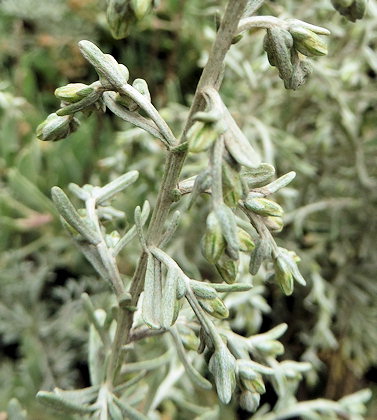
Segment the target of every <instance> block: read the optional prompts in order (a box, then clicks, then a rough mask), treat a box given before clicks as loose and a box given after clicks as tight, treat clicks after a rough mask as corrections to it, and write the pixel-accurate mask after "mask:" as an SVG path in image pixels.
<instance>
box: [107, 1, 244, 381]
mask: <svg viewBox="0 0 377 420" xmlns="http://www.w3.org/2000/svg"><path fill="white" fill-rule="evenodd" d="M247 2H248V0H229V2H228V5H227V8H226V11H225V14H224V18H223V21H222V23H221V25H220V28H219V30H218V33H217V36H216V40H215V42H214V44H213V46H212V50H211V53H210V55H209V58H208V62H207V64H206V66H205V68H204V70H203V73H202V75H201V77H200V80H199V83H198V86H197V89H196V92H195V96H194V100H193V103H192V105H191V108H190V112H189V115H188V117H187V120H186V124H185V126H184V129H183V132H182V135H181V138H180V141H179V143H180V144H182V143H184V142H185V141H186V133H187V130H188V129H189V128H190V127H191V125H192V122H193V121H192V117H193V115H194V114H195V113H196V112H198V111H200V110H202V109H204V106H205V101H204V99H203V97H202V89H203V88H205V87H208V86H211V87H213V88H214V89H216V90H218V89H219V87H220V84H221V81H222V69H223V62H224V58H225V55H226V53H227V51H228V50H229V48H230V46H231V44H232V40H233V37H234V34H235V33H236V31H237V27H238V22H239V20H240V19H241V16H242V14H243V12H244V9H245V6H246V4H247ZM138 99H139V98H138ZM186 155H187V147H182V148H177V149H175V150H174V149H173V150H170V151H168V154H167V158H166V163H165V170H164V175H163V178H162V182H161V187H160V190H159V192H158V196H157V202H156V206H155V208H154V210H153V214H152V218H151V221H150V224H149V228H148V232H147V237H146V239H147V245H148V246H151V245H154V246H158V245H159V242H160V241H161V238H162V234H163V227H164V224H165V222H166V219H167V217H168V215H169V210H170V207H171V205H172V203H173V202H174V199H173V195H172V190H173V189H174V188H176V186H177V184H178V181H179V176H180V173H181V170H182V166H183V163H184V161H185V158H186ZM146 263H147V253H146V252H145V251H142V253H141V255H140V258H139V261H138V264H137V267H136V270H135V273H134V275H133V278H132V283H131V287H130V293H131V302H130V306H132V307H136V306H137V302H138V300H139V296H140V294H141V292H142V290H143V286H144V276H145V270H146ZM132 323H133V312H132V311H130V310H127V309H122V310H120V311H119V316H118V327H117V329H116V333H115V338H114V342H113V346H112V357H111V360H110V363H109V369H108V375H107V380H108V381H109V382H110V383H111V384H114V380H115V376H116V371H117V366H118V363H119V357H120V353H121V347H122V345H123V344H125V343H127V342H128V340H129V335H130V330H131V327H132Z"/></svg>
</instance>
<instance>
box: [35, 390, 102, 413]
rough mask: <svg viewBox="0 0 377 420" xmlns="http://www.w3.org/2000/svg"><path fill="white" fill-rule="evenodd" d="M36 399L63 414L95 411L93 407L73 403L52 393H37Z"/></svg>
mask: <svg viewBox="0 0 377 420" xmlns="http://www.w3.org/2000/svg"><path fill="white" fill-rule="evenodd" d="M36 398H37V400H38V401H39V402H40V403H42V404H43V405H45V406H47V407H50V408H53V409H54V410H57V411H61V412H63V413H65V414H91V413H93V412H94V411H95V410H96V408H95V407H89V406H85V405H83V404H77V403H74V402H72V401H70V400H66V399H65V398H63V397H61V396H60V395H57V394H54V393H52V392H46V391H39V392H38V394H37V397H36Z"/></svg>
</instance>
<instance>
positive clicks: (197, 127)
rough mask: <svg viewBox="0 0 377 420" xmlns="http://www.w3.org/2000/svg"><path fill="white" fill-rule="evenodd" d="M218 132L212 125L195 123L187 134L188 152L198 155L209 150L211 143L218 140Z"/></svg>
mask: <svg viewBox="0 0 377 420" xmlns="http://www.w3.org/2000/svg"><path fill="white" fill-rule="evenodd" d="M218 136H219V132H218V131H217V130H216V129H215V127H214V124H211V123H202V122H199V121H197V122H195V123H194V124H193V126H192V127H191V128H190V130H189V131H188V133H187V138H188V139H189V147H188V149H189V151H190V152H192V153H200V152H204V151H205V150H207V149H209V148H210V147H211V145H212V144H213V142H214V141H215V140H216V139H217V138H218Z"/></svg>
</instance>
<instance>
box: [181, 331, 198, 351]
mask: <svg viewBox="0 0 377 420" xmlns="http://www.w3.org/2000/svg"><path fill="white" fill-rule="evenodd" d="M180 337H181V340H182V344H183V346H184V348H185V349H186V350H194V351H197V350H198V347H199V338H198V337H197V336H196V335H195V334H194V332H193V331H192V332H191V333H190V334H180Z"/></svg>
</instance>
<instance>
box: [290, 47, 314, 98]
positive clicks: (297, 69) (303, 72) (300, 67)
mask: <svg viewBox="0 0 377 420" xmlns="http://www.w3.org/2000/svg"><path fill="white" fill-rule="evenodd" d="M291 57H292V59H291V60H292V65H293V72H292V76H291V78H290V79H288V80H284V87H285V88H286V89H292V90H296V89H298V88H299V87H300V86H302V85H304V84H305V83H306V82H307V80H308V78H309V76H310V75H311V73H312V71H313V66H312V65H311V63H310V61H309V60H305V59H302V56H301V57H299V55H298V53H297V51H295V50H294V51H292V54H291Z"/></svg>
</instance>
